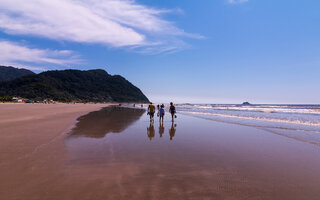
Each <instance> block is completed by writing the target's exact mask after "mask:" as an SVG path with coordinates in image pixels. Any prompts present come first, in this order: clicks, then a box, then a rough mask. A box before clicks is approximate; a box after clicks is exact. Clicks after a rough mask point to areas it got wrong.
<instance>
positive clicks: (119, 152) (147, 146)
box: [0, 107, 320, 200]
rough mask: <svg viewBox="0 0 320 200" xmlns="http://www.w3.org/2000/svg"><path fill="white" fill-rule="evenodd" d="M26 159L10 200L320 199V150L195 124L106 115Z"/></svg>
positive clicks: (92, 116)
mask: <svg viewBox="0 0 320 200" xmlns="http://www.w3.org/2000/svg"><path fill="white" fill-rule="evenodd" d="M12 145H13V147H14V144H12ZM60 147H61V149H57V148H60ZM25 159H27V160H28V162H25V163H27V164H25V165H22V166H21V167H20V168H18V169H15V170H10V169H9V168H4V166H2V167H1V166H0V170H1V171H3V170H7V171H6V172H7V173H20V175H21V176H22V177H20V178H19V181H16V182H19V183H20V184H15V185H14V186H15V190H14V191H15V192H14V194H8V193H6V191H4V190H0V192H1V193H0V194H6V195H7V196H6V197H8V198H6V199H281V200H282V199H311V200H313V199H314V200H316V199H320V170H319V169H320V148H319V146H317V145H312V144H310V143H306V142H301V141H297V140H294V139H290V138H288V137H283V136H280V135H277V134H272V133H270V132H266V131H264V130H259V129H256V128H251V127H245V126H239V125H234V124H226V123H220V122H214V121H209V120H204V119H199V118H195V117H192V116H183V115H178V118H177V120H176V122H174V123H172V122H171V121H170V120H169V116H166V117H165V121H164V123H163V124H161V123H160V122H158V120H157V118H156V120H155V122H154V123H153V124H152V123H151V124H150V122H149V120H148V116H147V115H146V113H145V111H144V110H133V109H130V108H114V107H113V108H105V109H103V110H101V111H98V112H92V113H89V114H87V115H84V116H82V117H80V118H79V121H78V123H77V125H76V127H75V128H74V129H73V130H72V131H71V132H70V133H69V134H68V135H67V136H66V137H64V138H63V139H62V140H61V141H60V143H59V141H56V142H53V143H52V144H51V145H48V146H47V147H46V148H44V149H42V150H41V151H38V152H37V153H35V154H34V155H31V156H30V157H28V158H25ZM2 174H3V172H0V175H2ZM1 177H2V176H1ZM5 178H6V179H5V181H8V179H9V178H10V175H7V176H5ZM10 181H11V182H12V180H10ZM1 186H2V188H0V189H4V188H5V187H3V186H6V184H1Z"/></svg>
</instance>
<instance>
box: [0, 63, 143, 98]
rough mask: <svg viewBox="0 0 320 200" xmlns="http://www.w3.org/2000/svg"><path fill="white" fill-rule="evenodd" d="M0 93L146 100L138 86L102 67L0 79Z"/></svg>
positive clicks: (45, 96) (24, 95)
mask: <svg viewBox="0 0 320 200" xmlns="http://www.w3.org/2000/svg"><path fill="white" fill-rule="evenodd" d="M0 96H21V97H24V98H28V99H44V98H50V99H53V100H56V101H71V100H82V101H92V102H148V101H149V100H148V98H147V97H146V96H145V95H144V94H143V93H142V92H141V91H140V89H139V88H137V87H135V86H134V85H132V84H131V83H130V82H129V81H127V80H126V79H124V78H123V77H121V76H119V75H114V76H111V75H109V74H108V73H107V72H106V71H104V70H99V69H98V70H89V71H80V70H63V71H47V72H42V73H40V74H33V75H28V76H23V77H20V78H17V79H15V80H11V81H6V82H2V83H0Z"/></svg>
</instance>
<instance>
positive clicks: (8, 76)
mask: <svg viewBox="0 0 320 200" xmlns="http://www.w3.org/2000/svg"><path fill="white" fill-rule="evenodd" d="M30 74H34V73H33V72H32V71H30V70H27V69H18V68H14V67H6V66H1V65H0V82H1V81H9V80H13V79H16V78H19V77H22V76H25V75H30Z"/></svg>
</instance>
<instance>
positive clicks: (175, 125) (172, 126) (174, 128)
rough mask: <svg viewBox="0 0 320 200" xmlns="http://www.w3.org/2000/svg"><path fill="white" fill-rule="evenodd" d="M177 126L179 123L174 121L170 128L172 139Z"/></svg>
mask: <svg viewBox="0 0 320 200" xmlns="http://www.w3.org/2000/svg"><path fill="white" fill-rule="evenodd" d="M176 128H177V124H173V122H172V123H171V128H170V129H169V135H170V140H172V139H173V137H174V135H175V134H176Z"/></svg>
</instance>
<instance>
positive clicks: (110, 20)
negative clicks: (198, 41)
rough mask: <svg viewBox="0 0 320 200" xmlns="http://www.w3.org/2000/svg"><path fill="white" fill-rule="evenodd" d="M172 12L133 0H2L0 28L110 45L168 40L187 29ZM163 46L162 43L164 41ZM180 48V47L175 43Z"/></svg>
mask: <svg viewBox="0 0 320 200" xmlns="http://www.w3.org/2000/svg"><path fill="white" fill-rule="evenodd" d="M167 12H171V11H170V10H160V9H155V8H150V7H147V6H144V5H140V4H138V3H136V2H135V1H133V0H27V1H26V0H1V1H0V29H2V30H4V31H5V32H6V33H8V34H23V35H35V36H40V37H45V38H50V39H55V40H64V41H73V42H81V43H99V44H105V45H107V46H109V47H126V46H131V47H132V46H138V47H145V46H149V45H151V46H154V44H157V43H161V44H166V47H165V48H168V46H170V43H171V42H168V41H167V40H166V36H168V37H170V38H171V39H172V37H175V39H176V40H180V39H179V38H178V37H180V36H185V37H194V38H202V36H200V35H196V34H189V33H185V32H184V31H183V30H181V29H179V28H177V27H176V26H175V25H174V24H173V23H172V22H169V21H167V20H164V19H163V18H162V15H163V14H164V13H167ZM162 46H163V45H162ZM175 48H177V47H175Z"/></svg>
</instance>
